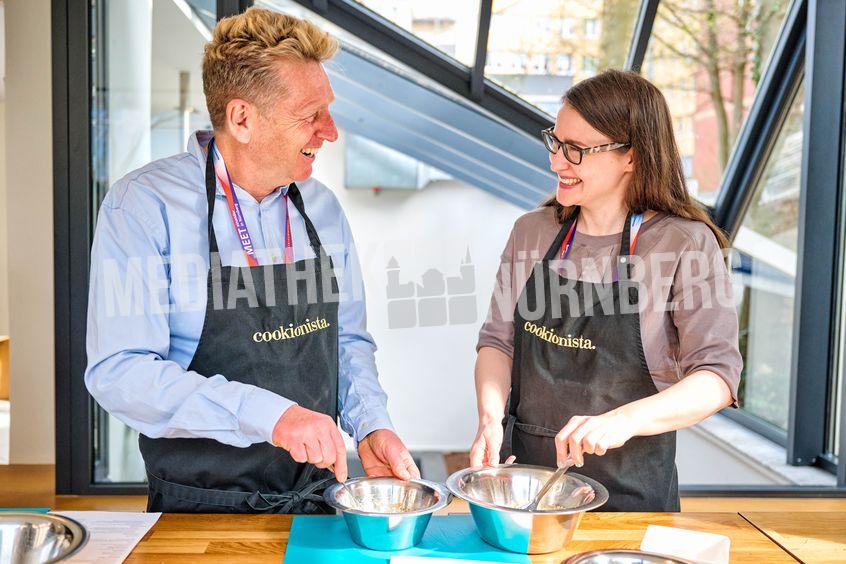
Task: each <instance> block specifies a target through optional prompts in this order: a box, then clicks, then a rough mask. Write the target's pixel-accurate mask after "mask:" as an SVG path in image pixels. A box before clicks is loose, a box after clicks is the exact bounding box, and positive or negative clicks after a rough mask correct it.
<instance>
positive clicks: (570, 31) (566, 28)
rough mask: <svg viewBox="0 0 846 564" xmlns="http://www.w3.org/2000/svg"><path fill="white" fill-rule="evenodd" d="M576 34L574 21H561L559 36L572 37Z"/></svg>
mask: <svg viewBox="0 0 846 564" xmlns="http://www.w3.org/2000/svg"><path fill="white" fill-rule="evenodd" d="M575 33H576V20H575V19H573V18H564V19H562V20H561V35H562V36H563V37H573V35H575Z"/></svg>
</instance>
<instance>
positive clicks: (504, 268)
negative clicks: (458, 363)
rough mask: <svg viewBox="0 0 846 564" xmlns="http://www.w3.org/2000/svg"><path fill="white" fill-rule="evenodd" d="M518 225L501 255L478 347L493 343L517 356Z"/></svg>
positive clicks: (508, 353)
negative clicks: (515, 317) (516, 233)
mask: <svg viewBox="0 0 846 564" xmlns="http://www.w3.org/2000/svg"><path fill="white" fill-rule="evenodd" d="M516 229H517V227H516V225H515V227H514V228H513V229H512V230H511V234H510V235H509V236H508V241H507V242H506V243H505V248H504V249H503V251H502V255H501V256H500V263H499V268H498V269H497V273H496V282H495V283H494V290H493V294H492V295H491V302H490V307H489V308H488V316H487V318H486V319H485V322H484V323H483V324H482V328H481V329H480V330H479V340H478V342H477V343H476V351H477V352H478V351H479V349H481V348H482V347H493V348H495V349H498V350H500V351H502V352H504V353H505V354H507V355H508V356H510V357H513V356H514V322H513V316H514V304H516V303H517V292H519V291H520V289H518V288H516V285H515V282H516V276H515V272H514V267H515V257H514V239H515V231H516Z"/></svg>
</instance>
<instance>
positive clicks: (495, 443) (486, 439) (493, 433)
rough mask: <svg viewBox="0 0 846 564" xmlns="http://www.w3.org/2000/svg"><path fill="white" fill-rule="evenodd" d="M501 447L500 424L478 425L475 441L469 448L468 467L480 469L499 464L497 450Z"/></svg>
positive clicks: (489, 422) (496, 422) (495, 422)
mask: <svg viewBox="0 0 846 564" xmlns="http://www.w3.org/2000/svg"><path fill="white" fill-rule="evenodd" d="M501 447H502V422H501V421H488V422H484V423H480V424H479V431H478V432H477V433H476V440H474V441H473V446H472V447H471V448H470V466H471V467H472V468H481V467H482V466H493V465H495V464H499V449H500V448H501Z"/></svg>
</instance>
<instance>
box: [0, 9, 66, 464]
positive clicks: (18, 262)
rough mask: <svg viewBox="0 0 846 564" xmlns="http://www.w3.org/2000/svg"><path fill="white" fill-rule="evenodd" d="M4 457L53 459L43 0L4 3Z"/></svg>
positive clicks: (49, 174)
mask: <svg viewBox="0 0 846 564" xmlns="http://www.w3.org/2000/svg"><path fill="white" fill-rule="evenodd" d="M5 16H6V25H5V32H6V38H5V39H6V132H7V135H8V137H9V139H13V140H14V142H13V143H7V144H6V151H5V156H6V163H7V164H8V165H9V166H8V168H7V170H6V187H7V191H6V206H7V207H6V209H7V214H6V216H7V224H6V225H7V230H8V231H7V249H8V251H7V252H8V277H9V284H8V299H9V334H10V335H11V338H12V346H11V366H10V373H11V379H10V390H9V393H10V399H11V419H12V429H11V452H10V459H11V462H12V463H13V464H14V463H18V464H37V463H52V462H53V460H54V441H55V437H54V420H55V419H54V401H53V400H54V386H53V379H54V373H55V370H54V361H55V355H54V351H53V345H54V337H53V334H54V323H53V207H52V206H53V166H52V143H53V140H52V111H51V78H50V75H51V66H50V0H28V1H26V2H24V1H21V0H17V1H11V2H7V3H6V9H5Z"/></svg>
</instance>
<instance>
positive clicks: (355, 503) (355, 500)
mask: <svg viewBox="0 0 846 564" xmlns="http://www.w3.org/2000/svg"><path fill="white" fill-rule="evenodd" d="M329 471H330V472H333V473H334V472H335V466H334V465H332V466H330V467H329ZM341 489H342V490H344V491H345V492H347V495H348V496H349V497H350V499H352V500H353V509H361V501H360V500H359V499H358V498H357V497H355V494H354V493H353V491H352V490H351V489H350V488H349V487H348V486H347V482H346V481H344V482H341Z"/></svg>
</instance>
